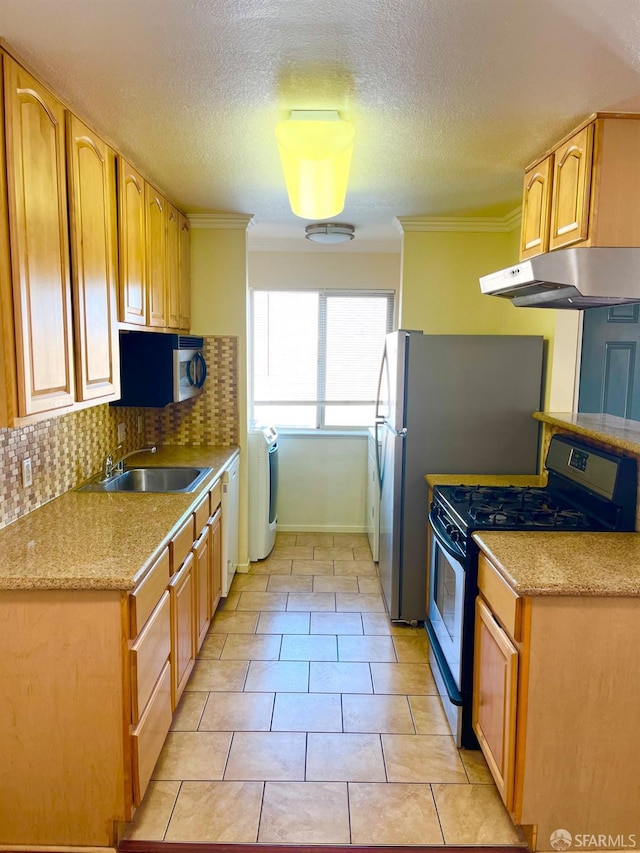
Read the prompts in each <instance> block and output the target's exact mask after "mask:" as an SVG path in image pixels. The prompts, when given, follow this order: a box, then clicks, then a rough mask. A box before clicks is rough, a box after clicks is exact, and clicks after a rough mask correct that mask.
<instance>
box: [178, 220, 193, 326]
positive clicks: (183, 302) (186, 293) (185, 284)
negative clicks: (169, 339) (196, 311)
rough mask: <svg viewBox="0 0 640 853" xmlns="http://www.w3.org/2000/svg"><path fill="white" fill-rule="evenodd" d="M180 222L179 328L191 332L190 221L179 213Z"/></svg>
mask: <svg viewBox="0 0 640 853" xmlns="http://www.w3.org/2000/svg"><path fill="white" fill-rule="evenodd" d="M178 222H179V229H180V233H179V238H178V239H179V243H178V249H179V252H178V254H179V261H180V323H179V328H180V329H185V331H187V332H188V331H189V329H190V328H191V244H190V238H189V220H188V219H187V217H186V216H185V215H184V214H183V213H178Z"/></svg>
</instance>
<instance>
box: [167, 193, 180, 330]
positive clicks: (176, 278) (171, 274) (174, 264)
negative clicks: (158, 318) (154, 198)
mask: <svg viewBox="0 0 640 853" xmlns="http://www.w3.org/2000/svg"><path fill="white" fill-rule="evenodd" d="M178 216H179V214H178V211H177V210H176V209H175V207H174V206H173V205H172V204H167V325H168V326H170V327H172V328H174V329H179V328H180V325H181V324H180V220H179V218H178Z"/></svg>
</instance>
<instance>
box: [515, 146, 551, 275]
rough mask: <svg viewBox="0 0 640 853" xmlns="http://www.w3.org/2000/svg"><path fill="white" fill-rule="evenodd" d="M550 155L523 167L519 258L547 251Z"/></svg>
mask: <svg viewBox="0 0 640 853" xmlns="http://www.w3.org/2000/svg"><path fill="white" fill-rule="evenodd" d="M552 169H553V156H552V155H549V156H548V157H545V159H544V160H542V162H540V163H537V164H536V165H535V166H532V167H531V168H529V169H527V171H526V172H525V176H524V192H523V195H522V229H521V232H520V260H524V259H525V258H531V257H533V256H534V255H539V254H541V253H542V252H548V251H549V212H550V210H551V178H552Z"/></svg>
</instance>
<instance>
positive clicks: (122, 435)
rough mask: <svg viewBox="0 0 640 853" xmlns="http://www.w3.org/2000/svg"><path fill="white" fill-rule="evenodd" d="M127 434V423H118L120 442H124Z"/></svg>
mask: <svg viewBox="0 0 640 853" xmlns="http://www.w3.org/2000/svg"><path fill="white" fill-rule="evenodd" d="M126 435H127V431H126V428H125V425H124V424H123V423H122V424H118V444H122V442H123V441H124V440H125V438H126Z"/></svg>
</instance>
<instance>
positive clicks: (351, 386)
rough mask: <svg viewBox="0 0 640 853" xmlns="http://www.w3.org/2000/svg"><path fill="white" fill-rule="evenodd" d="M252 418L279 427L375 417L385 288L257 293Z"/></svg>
mask: <svg viewBox="0 0 640 853" xmlns="http://www.w3.org/2000/svg"><path fill="white" fill-rule="evenodd" d="M251 316H252V324H253V329H252V331H253V417H254V418H256V419H257V420H258V421H259V422H260V423H268V424H275V425H276V426H280V427H305V428H308V429H319V428H322V427H329V428H331V427H365V426H371V425H372V424H373V422H374V413H375V400H376V391H377V384H378V373H379V370H380V362H381V359H382V351H383V349H384V336H385V334H386V333H387V332H390V331H391V330H392V328H393V293H392V292H388V291H337V290H334V291H331V290H327V291H295V292H293V291H258V290H256V291H253V293H252V312H251Z"/></svg>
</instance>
